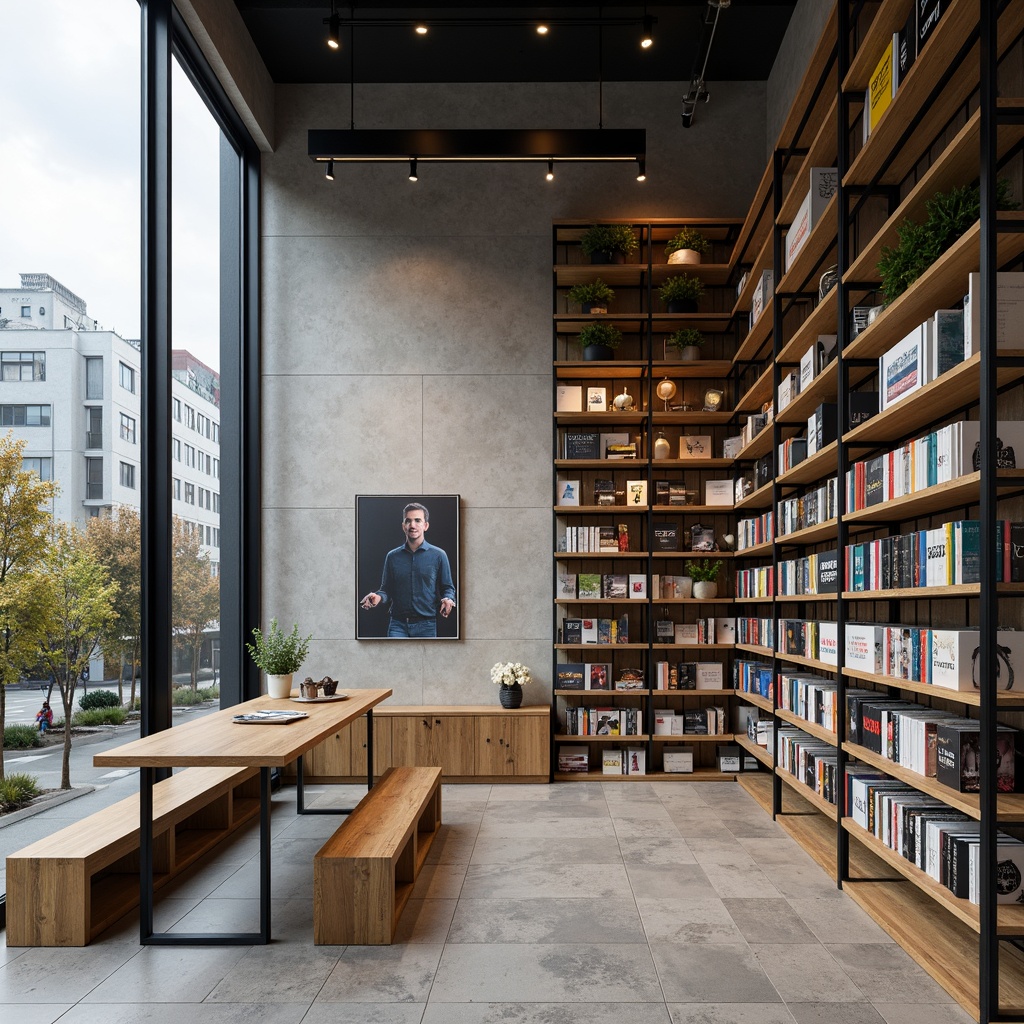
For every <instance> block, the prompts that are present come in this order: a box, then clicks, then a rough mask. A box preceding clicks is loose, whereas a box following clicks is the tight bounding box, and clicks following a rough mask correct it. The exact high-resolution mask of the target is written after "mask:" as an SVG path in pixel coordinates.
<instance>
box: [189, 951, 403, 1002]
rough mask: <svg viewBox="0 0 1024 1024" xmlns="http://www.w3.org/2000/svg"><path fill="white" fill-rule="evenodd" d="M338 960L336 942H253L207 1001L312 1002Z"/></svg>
mask: <svg viewBox="0 0 1024 1024" xmlns="http://www.w3.org/2000/svg"><path fill="white" fill-rule="evenodd" d="M409 948H412V947H409ZM337 962H338V950H337V948H335V947H333V946H313V947H311V948H309V949H302V948H301V947H299V946H297V945H291V946H284V945H281V946H278V945H270V946H252V947H250V948H249V949H248V951H247V952H246V954H245V956H243V957H242V958H241V960H239V961H238V962H237V963H236V964H235V965H234V966H233V967H232V969H231V970H230V971H228V972H226V973H225V974H224V977H223V978H222V979H221V981H220V984H218V985H217V986H216V987H215V988H214V989H213V991H212V992H210V994H209V995H208V996H207V997H206V1001H207V1002H211V1003H302V1004H303V1005H305V1006H308V1005H309V1004H310V1003H311V1002H312V1001H313V999H314V998H315V996H316V995H317V993H318V992H319V991H320V989H321V987H322V986H323V984H324V982H325V981H326V980H327V978H328V976H329V975H330V973H331V971H333V970H334V968H335V965H336V964H337Z"/></svg>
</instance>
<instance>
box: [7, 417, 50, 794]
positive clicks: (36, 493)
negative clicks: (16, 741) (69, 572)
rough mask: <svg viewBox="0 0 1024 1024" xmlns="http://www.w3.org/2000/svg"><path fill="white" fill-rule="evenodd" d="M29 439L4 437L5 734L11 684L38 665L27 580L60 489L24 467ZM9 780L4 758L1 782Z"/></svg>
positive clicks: (34, 611) (34, 608)
mask: <svg viewBox="0 0 1024 1024" xmlns="http://www.w3.org/2000/svg"><path fill="white" fill-rule="evenodd" d="M24 450H25V442H24V441H16V440H14V438H13V436H12V434H11V432H10V431H8V432H7V433H6V434H5V435H3V436H2V437H0V736H2V735H3V730H4V726H5V724H6V716H7V685H8V684H9V683H16V682H17V681H18V679H19V678H21V675H22V673H23V672H24V671H25V669H26V668H27V667H28V666H29V665H30V664H32V663H33V659H34V656H35V653H36V644H35V637H36V636H37V634H38V625H39V623H38V621H37V615H38V613H39V610H40V609H39V603H38V599H37V597H34V596H33V594H34V591H33V588H32V587H30V586H27V585H26V581H25V576H26V575H27V574H28V573H29V572H31V570H32V569H33V568H34V566H36V565H37V564H38V563H39V561H40V560H41V559H42V558H43V557H44V556H45V553H46V548H47V545H48V543H49V534H48V530H49V526H50V522H51V511H50V510H51V507H52V503H53V497H54V495H55V494H56V493H57V485H56V484H54V483H53V482H52V481H44V480H40V479H39V476H38V474H36V473H33V472H27V471H26V470H24V469H22V454H23V452H24ZM3 777H4V766H3V758H0V779H2V778H3Z"/></svg>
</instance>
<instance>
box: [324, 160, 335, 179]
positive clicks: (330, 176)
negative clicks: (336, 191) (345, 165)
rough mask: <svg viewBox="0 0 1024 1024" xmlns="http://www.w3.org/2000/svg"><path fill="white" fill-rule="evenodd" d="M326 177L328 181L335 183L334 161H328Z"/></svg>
mask: <svg viewBox="0 0 1024 1024" xmlns="http://www.w3.org/2000/svg"><path fill="white" fill-rule="evenodd" d="M324 177H325V178H326V179H327V180H328V181H334V161H333V160H328V161H327V173H326V174H325V175H324Z"/></svg>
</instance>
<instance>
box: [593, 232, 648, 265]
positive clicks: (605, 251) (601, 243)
mask: <svg viewBox="0 0 1024 1024" xmlns="http://www.w3.org/2000/svg"><path fill="white" fill-rule="evenodd" d="M639 247H640V243H639V241H637V237H636V235H635V234H634V233H633V229H632V228H631V227H630V226H629V225H628V224H594V225H593V226H592V227H589V228H587V230H586V231H584V232H583V237H582V238H580V248H581V249H582V250H583V253H584V255H585V256H589V257H590V262H591V263H625V262H626V257H627V256H629V255H630V254H631V253H634V252H636V251H637V249H638V248H639Z"/></svg>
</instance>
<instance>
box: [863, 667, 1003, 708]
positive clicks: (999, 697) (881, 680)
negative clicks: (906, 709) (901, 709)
mask: <svg viewBox="0 0 1024 1024" xmlns="http://www.w3.org/2000/svg"><path fill="white" fill-rule="evenodd" d="M843 673H844V674H845V675H846V676H848V677H849V678H850V679H860V680H861V681H863V682H865V683H874V684H875V685H876V686H895V687H898V688H899V689H900V690H908V691H910V692H911V693H926V694H928V696H930V697H936V698H938V699H940V700H948V701H951V702H953V703H955V704H964V705H969V706H970V707H980V706H981V693H980V691H978V690H947V689H946V688H945V687H944V686H932V685H930V684H928V683H918V682H914V681H912V680H910V679H897V678H895V677H894V676H886V675H882V674H880V673H878V672H864V671H862V670H861V669H855V668H846V669H843ZM1020 703H1021V696H1020V694H1019V693H1018V692H1016V691H1007V690H999V691H998V692H997V693H996V704H997V705H998V704H1003V705H1005V706H1006V707H1018V706H1019V705H1020Z"/></svg>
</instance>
